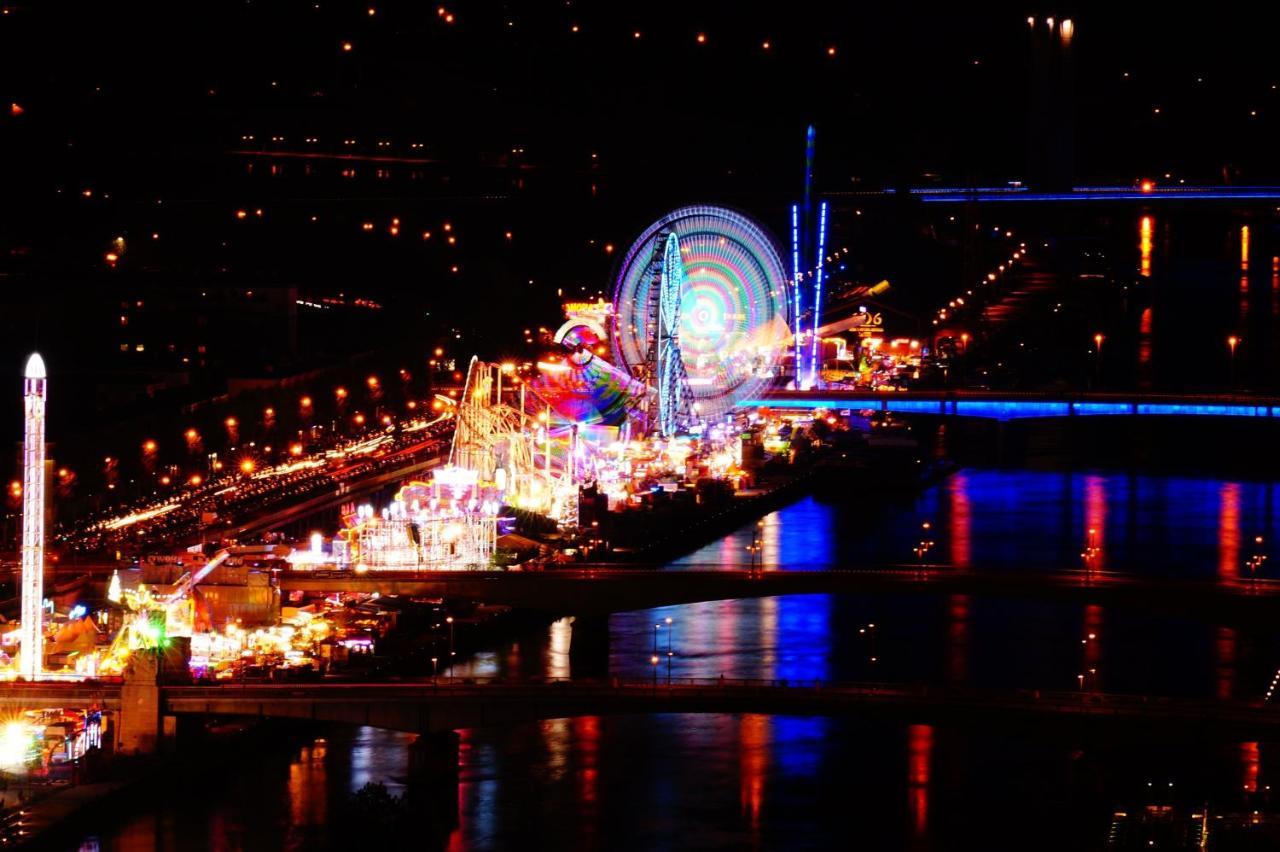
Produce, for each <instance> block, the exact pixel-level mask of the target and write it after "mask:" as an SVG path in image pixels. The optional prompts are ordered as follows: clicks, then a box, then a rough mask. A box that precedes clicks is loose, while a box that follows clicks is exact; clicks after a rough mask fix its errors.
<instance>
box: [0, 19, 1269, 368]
mask: <svg viewBox="0 0 1280 852" xmlns="http://www.w3.org/2000/svg"><path fill="white" fill-rule="evenodd" d="M832 5H833V4H825V3H787V4H777V3H774V4H758V5H757V4H748V3H707V2H683V3H664V2H654V3H646V4H620V3H592V4H588V3H576V2H575V3H541V4H533V3H529V4H494V3H466V2H463V3H451V4H447V5H444V6H437V5H435V4H424V3H383V2H366V3H351V2H320V3H296V2H240V3H227V2H208V3H200V2H195V3H166V4H64V3H36V4H31V5H13V6H7V7H4V14H3V15H0V104H2V105H3V106H4V110H3V112H0V145H3V148H4V151H5V156H4V158H3V162H4V167H5V173H4V174H5V177H4V183H5V190H4V195H5V199H4V203H3V204H0V299H2V300H3V304H4V305H5V306H6V307H7V310H5V311H4V320H3V323H2V327H0V333H2V336H3V340H4V344H3V353H0V354H3V355H4V357H7V358H9V359H10V360H13V359H14V358H19V357H20V353H22V352H25V351H26V350H28V349H29V348H31V347H34V346H40V347H42V348H44V349H46V350H47V351H49V352H50V355H51V357H50V364H51V370H53V372H54V374H55V375H57V374H58V373H59V372H60V371H61V370H64V369H66V368H65V367H64V366H62V365H64V364H66V362H67V360H69V359H73V360H76V361H77V362H80V363H82V364H83V363H89V362H93V361H95V360H96V358H97V355H96V354H95V353H97V352H98V351H99V350H98V349H95V348H94V347H99V346H100V342H98V341H95V340H94V339H93V337H94V332H93V331H92V330H93V329H95V328H98V327H99V326H106V325H109V324H110V323H111V322H114V321H115V317H114V312H115V307H114V306H115V302H116V301H117V300H129V299H132V298H134V295H135V294H136V293H141V292H144V291H145V292H152V293H154V292H157V291H166V292H168V291H172V292H179V291H184V290H185V291H195V290H198V289H200V288H205V287H208V286H210V285H217V286H223V287H227V286H231V287H242V288H253V287H273V286H274V287H296V288H298V290H299V295H300V296H302V297H304V298H312V299H320V298H336V299H341V300H344V301H350V300H353V299H356V298H361V299H369V300H373V301H375V302H377V303H378V304H380V305H382V306H383V308H384V309H385V310H384V311H383V317H384V320H382V321H381V322H383V326H382V330H381V332H380V333H381V334H382V339H383V340H386V339H390V338H396V339H399V340H401V341H403V340H404V339H411V338H412V339H417V338H421V339H422V341H423V343H424V345H434V343H435V341H436V340H437V339H442V338H445V339H453V336H454V334H455V333H457V332H462V333H464V335H465V337H464V340H465V342H466V344H467V345H469V346H471V347H473V348H474V349H475V350H477V351H480V352H482V354H488V355H498V356H501V355H506V354H509V353H510V350H511V347H513V346H514V345H515V344H516V343H517V342H518V341H519V340H521V339H522V335H521V334H520V332H521V330H522V329H523V328H524V327H528V326H529V325H530V324H531V323H554V322H555V321H556V319H557V316H558V309H557V304H558V302H559V301H560V298H559V296H560V294H565V295H583V294H587V295H593V294H595V293H597V292H601V291H603V292H605V293H606V294H607V292H608V289H609V281H610V276H611V273H612V271H613V269H614V265H615V264H616V263H617V260H618V258H619V257H620V256H621V255H622V254H623V253H624V252H625V249H626V247H627V245H628V244H629V241H630V240H631V239H632V238H633V237H634V235H635V234H637V233H639V231H640V230H641V229H642V228H643V227H644V226H645V225H646V224H647V223H648V222H650V221H652V220H653V219H654V218H655V217H656V216H658V215H660V214H661V213H663V212H665V211H666V210H669V209H671V208H673V207H676V206H678V205H681V204H685V203H690V202H706V203H720V204H728V205H732V206H735V207H738V208H741V209H743V210H745V211H747V212H748V213H750V214H751V215H754V216H756V217H757V218H759V219H760V220H761V221H763V222H764V223H765V224H766V225H767V226H768V227H770V228H772V229H773V230H774V231H775V233H778V232H781V231H782V229H783V225H784V224H785V217H786V210H787V207H788V205H789V204H790V202H791V201H792V200H793V199H795V198H796V197H797V196H798V194H799V192H800V189H801V180H802V175H803V168H804V152H803V140H804V133H805V128H806V126H807V125H808V124H810V123H812V124H814V125H815V126H816V127H817V129H818V156H817V168H816V188H817V190H818V192H819V193H821V194H823V195H825V196H828V197H830V198H832V199H833V201H834V203H835V211H836V212H835V215H834V217H833V237H832V244H833V245H835V246H849V247H850V248H851V260H850V269H849V270H848V274H849V277H850V278H851V279H854V280H859V279H861V280H868V281H875V280H879V278H881V277H890V276H891V275H895V276H896V278H895V280H902V278H903V276H904V275H908V273H907V272H904V266H903V265H904V263H928V262H931V261H930V260H929V257H928V256H929V254H930V252H931V251H933V250H934V248H935V247H934V246H933V245H931V244H926V243H922V242H921V241H920V240H919V239H918V238H917V237H916V235H915V234H917V233H920V232H923V231H925V229H926V228H925V226H923V225H921V223H919V222H917V221H911V222H910V223H909V226H910V227H909V228H903V229H902V230H903V231H907V230H912V229H913V232H912V233H910V234H907V235H906V236H903V235H902V234H895V233H878V234H871V233H867V232H865V231H863V230H859V229H858V228H855V227H854V226H853V224H852V217H851V216H850V215H849V214H850V213H851V212H853V211H852V206H853V205H854V204H855V203H856V201H850V198H851V197H852V198H856V197H853V196H848V195H842V193H852V192H860V191H864V190H877V189H881V188H884V187H889V186H907V185H911V186H921V185H930V184H945V185H966V184H971V185H991V184H996V185H999V184H1003V183H1005V182H1006V181H1010V180H1021V179H1026V177H1027V163H1028V116H1029V113H1030V109H1029V104H1030V101H1031V89H1032V87H1031V85H1030V83H1029V76H1030V74H1029V69H1030V67H1031V61H1030V46H1029V44H1030V40H1029V36H1028V24H1027V17H1028V16H1029V15H1034V16H1036V18H1037V22H1038V25H1043V23H1042V22H1043V19H1044V17H1045V16H1046V15H1048V14H1054V15H1056V16H1057V18H1058V20H1062V19H1063V18H1065V17H1067V16H1070V17H1071V18H1072V20H1073V23H1074V26H1075V35H1074V38H1073V41H1072V48H1071V49H1072V52H1073V56H1074V64H1075V69H1076V70H1075V89H1076V98H1075V111H1076V122H1075V131H1074V137H1075V177H1076V181H1077V183H1120V184H1126V185H1127V184H1132V183H1134V182H1135V181H1136V180H1138V179H1140V178H1146V177H1154V178H1156V179H1158V180H1159V181H1161V182H1162V183H1176V182H1178V181H1185V182H1186V183H1188V184H1214V183H1222V182H1224V181H1226V182H1231V183H1236V184H1250V183H1254V184H1256V183H1267V182H1271V181H1275V180H1277V179H1280V174H1277V172H1280V169H1277V168H1276V166H1275V165H1274V163H1275V156H1274V145H1271V144H1269V143H1268V140H1272V139H1274V138H1275V134H1274V131H1275V129H1276V126H1277V121H1280V91H1277V89H1276V85H1277V82H1280V62H1277V61H1276V60H1275V58H1274V52H1273V50H1272V44H1271V37H1272V33H1273V32H1274V29H1273V27H1272V24H1273V23H1274V20H1273V19H1274V18H1275V17H1276V14H1275V13H1259V12H1257V11H1254V10H1248V11H1245V10H1244V7H1241V9H1240V12H1239V14H1229V13H1226V12H1223V13H1221V14H1214V15H1211V16H1207V15H1183V14H1178V13H1177V12H1175V11H1173V10H1172V7H1168V6H1157V5H1155V4H1141V5H1135V4H1125V5H1124V8H1123V9H1118V8H1116V7H1115V6H1114V5H1112V6H1109V7H1108V8H1105V9H1101V8H1100V9H1097V10H1096V11H1091V10H1090V9H1089V8H1088V7H1085V6H1083V5H1078V6H1076V7H1073V8H1070V9H1060V8H1053V9H1039V8H1034V7H1027V6H1014V5H1007V6H1006V5H1002V4H981V5H977V4H946V5H945V6H944V7H943V8H941V9H932V8H928V7H927V6H924V5H920V4H841V6H842V8H840V9H833V8H832ZM1165 175H1168V177H1167V178H1166V177H1165ZM867 218H868V219H871V218H875V219H876V221H877V222H878V223H880V224H881V225H882V227H884V228H886V229H892V228H896V227H898V222H897V221H890V220H889V219H888V218H886V217H867ZM446 225H447V226H449V229H450V230H448V231H446V230H445V226H446ZM926 225H927V223H926ZM450 236H451V237H453V239H454V242H453V244H449V243H448V241H447V240H448V238H449V237H450ZM117 240H123V241H124V242H123V246H124V248H123V250H120V248H119V245H120V244H119V243H117ZM108 255H113V256H114V257H115V259H114V260H111V259H109V257H108ZM921 258H924V260H921ZM918 277H919V278H921V279H922V280H923V279H926V278H929V277H930V276H929V275H925V274H923V273H921V274H920V275H919V276H918ZM908 279H909V275H908ZM901 289H902V288H900V290H899V291H900V292H901ZM179 301H180V300H179ZM181 312H182V311H181V308H178V309H176V313H177V314H179V315H180V314H181ZM175 321H179V319H178V318H175ZM351 328H352V329H353V331H352V333H351V334H349V335H347V337H351V338H355V337H361V339H359V340H353V341H352V342H351V345H350V347H349V348H351V349H361V348H372V347H376V346H377V345H380V341H379V340H376V339H375V340H371V339H369V338H368V337H367V336H361V335H363V332H361V334H360V335H357V334H356V333H355V331H354V329H356V328H360V326H358V325H352V326H351ZM68 329H76V331H75V332H74V333H68ZM86 330H87V331H86ZM103 334H106V332H103ZM107 336H108V337H109V335H107ZM313 337H315V338H318V339H319V343H317V346H318V349H317V350H316V353H320V352H321V351H322V350H323V352H324V353H328V352H329V350H331V349H332V350H335V351H336V350H340V349H341V348H342V347H341V346H339V345H338V343H337V341H338V339H339V338H341V337H342V335H341V334H340V333H339V334H336V335H335V334H332V333H331V332H330V330H326V331H325V332H324V333H323V334H321V335H315V336H313ZM108 342H109V343H110V344H111V345H112V346H114V341H113V340H109V341H108ZM305 348H306V345H305V344H304V349H305ZM316 353H309V351H308V352H303V353H301V355H299V356H298V360H299V361H300V362H301V361H305V360H306V356H308V354H316ZM316 357H320V356H319V354H316Z"/></svg>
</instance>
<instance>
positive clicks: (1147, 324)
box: [1138, 307, 1151, 388]
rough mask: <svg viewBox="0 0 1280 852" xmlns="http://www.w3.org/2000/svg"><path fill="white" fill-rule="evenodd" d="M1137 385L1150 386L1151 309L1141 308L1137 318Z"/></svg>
mask: <svg viewBox="0 0 1280 852" xmlns="http://www.w3.org/2000/svg"><path fill="white" fill-rule="evenodd" d="M1138 384H1139V386H1141V387H1144V388H1145V387H1150V386H1151V308H1149V307H1148V308H1143V310H1142V315H1141V316H1140V317H1139V318H1138Z"/></svg>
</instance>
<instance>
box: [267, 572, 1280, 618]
mask: <svg viewBox="0 0 1280 852" xmlns="http://www.w3.org/2000/svg"><path fill="white" fill-rule="evenodd" d="M279 579H280V588H281V590H282V591H283V592H290V591H302V592H310V593H312V594H322V593H329V592H355V593H365V594H371V593H373V592H378V593H379V594H382V595H404V596H409V597H444V598H460V599H466V600H479V601H484V602H485V603H493V604H506V605H508V606H514V607H519V608H525V609H533V610H542V611H546V612H551V613H560V614H564V613H568V614H573V615H593V614H604V613H610V612H619V611H624V610H635V609H647V608H651V607H657V606H670V605H675V604H683V603H694V602H698V601H709V600H727V599H736V598H748V597H767V596H773V595H794V594H933V595H969V594H980V595H994V596H1006V597H1042V598H1050V599H1054V600H1065V601H1070V602H1078V603H1096V604H1103V605H1115V606H1128V605H1137V606H1141V607H1144V608H1146V609H1149V610H1162V611H1164V612H1166V613H1169V614H1175V615H1186V616H1189V617H1193V618H1199V619H1205V620H1209V621H1215V620H1216V621H1219V622H1225V623H1232V622H1235V621H1238V620H1242V619H1245V620H1247V619H1252V618H1258V619H1271V618H1273V617H1274V613H1275V610H1276V606H1277V602H1280V581H1275V580H1266V579H1258V580H1256V581H1255V580H1250V579H1248V578H1242V579H1237V578H1230V579H1218V578H1209V579H1202V580H1196V579H1186V580H1183V579H1167V578H1161V577H1144V576H1142V575H1137V574H1122V573H1113V572H1103V571H1091V572H1088V573H1086V572H1084V571H1083V570H1081V569H1070V570H1061V569H1056V570H1036V569H1034V568H1027V569H1025V570H1021V571H995V570H983V569H981V568H957V567H955V566H950V565H936V564H930V565H924V566H919V565H901V564H898V565H890V564H886V565H863V566H848V567H842V568H833V569H826V570H815V571H804V570H785V569H784V568H783V566H764V567H762V568H760V569H758V570H750V569H744V568H742V567H741V566H725V565H713V564H704V565H698V566H691V567H688V568H686V567H684V566H681V567H677V568H668V569H663V568H661V567H659V566H656V565H654V566H636V565H618V564H616V563H614V564H595V565H575V566H571V567H564V568H553V569H548V570H545V571H421V572H390V571H371V572H368V573H365V574H355V573H351V572H308V571H286V572H282V573H281V574H280V578H279Z"/></svg>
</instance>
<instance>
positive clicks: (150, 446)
mask: <svg viewBox="0 0 1280 852" xmlns="http://www.w3.org/2000/svg"><path fill="white" fill-rule="evenodd" d="M142 450H143V452H147V453H154V452H155V451H156V442H155V441H143V442H142Z"/></svg>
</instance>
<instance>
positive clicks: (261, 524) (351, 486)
mask: <svg viewBox="0 0 1280 852" xmlns="http://www.w3.org/2000/svg"><path fill="white" fill-rule="evenodd" d="M444 460H445V456H442V455H434V456H431V457H429V458H426V459H419V460H416V461H414V462H413V463H411V464H408V465H404V466H403V467H398V468H396V469H394V470H388V471H383V472H382V473H378V474H375V475H373V476H370V477H367V478H365V479H360V480H356V481H354V482H350V483H343V484H342V485H341V486H339V487H338V488H336V489H334V490H333V491H328V492H326V493H324V494H320V495H318V496H315V497H312V498H309V499H307V500H303V501H302V502H300V503H295V504H293V505H291V506H286V507H284V508H283V509H277V510H275V511H273V512H267V513H264V514H262V515H259V516H258V517H256V518H254V519H252V520H250V521H246V522H245V523H242V524H239V525H237V526H233V527H231V528H229V529H228V530H227V531H226V532H225V533H224V535H225V536H227V537H229V538H234V539H243V538H245V537H246V536H254V535H260V534H262V533H264V532H270V531H271V530H276V529H280V528H281V527H285V526H288V525H289V524H292V523H295V522H297V521H302V520H305V519H306V518H308V517H310V516H311V515H314V514H317V513H319V512H324V511H328V510H330V509H337V508H338V507H339V506H341V505H342V504H343V503H349V502H351V500H353V499H354V498H356V497H359V496H362V495H364V494H369V493H371V492H373V491H377V490H378V489H380V488H385V487H386V486H388V485H394V484H399V483H401V482H403V481H405V480H406V479H410V478H412V477H414V476H417V475H419V474H421V473H423V472H425V471H428V470H431V469H432V468H435V467H439V466H440V465H441V464H443V463H444Z"/></svg>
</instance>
